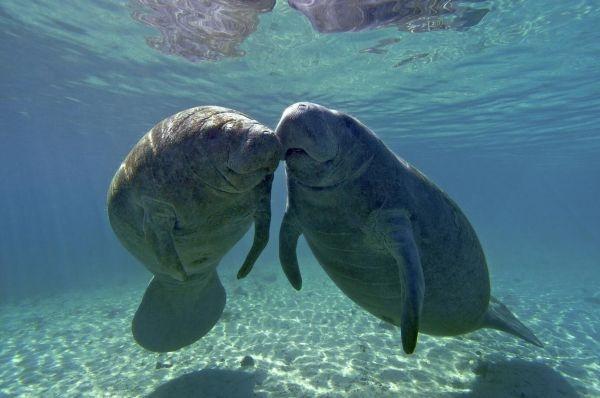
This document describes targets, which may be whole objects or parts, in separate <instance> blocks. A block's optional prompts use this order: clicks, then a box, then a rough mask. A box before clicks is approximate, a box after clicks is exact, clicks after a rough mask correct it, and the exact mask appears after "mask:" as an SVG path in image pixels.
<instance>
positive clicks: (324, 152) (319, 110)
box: [275, 102, 338, 162]
mask: <svg viewBox="0 0 600 398" xmlns="http://www.w3.org/2000/svg"><path fill="white" fill-rule="evenodd" d="M335 117H336V115H335V112H334V111H331V110H329V109H327V108H325V107H324V106H321V105H318V104H313V103H310V102H298V103H296V104H293V105H291V106H289V107H287V108H286V109H285V111H284V112H283V114H282V115H281V119H280V120H279V123H278V125H277V129H276V131H275V134H276V135H277V137H279V141H280V142H281V147H282V151H283V152H282V154H283V156H284V158H288V157H290V156H294V155H297V154H299V153H305V154H307V155H308V156H310V157H311V158H312V159H314V160H316V161H317V162H326V161H328V160H331V159H333V158H334V157H335V155H336V154H337V149H338V148H337V141H336V137H335V130H334V129H332V128H331V127H332V126H335V124H332V123H331V120H333V119H334V118H335Z"/></svg>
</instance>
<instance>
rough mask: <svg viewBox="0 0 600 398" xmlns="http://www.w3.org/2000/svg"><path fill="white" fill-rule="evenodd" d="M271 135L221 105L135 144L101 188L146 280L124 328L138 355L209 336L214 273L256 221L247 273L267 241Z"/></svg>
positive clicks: (217, 304)
mask: <svg viewBox="0 0 600 398" xmlns="http://www.w3.org/2000/svg"><path fill="white" fill-rule="evenodd" d="M280 158H281V147H280V145H279V142H278V140H277V137H276V136H275V135H274V134H273V132H272V131H271V130H270V129H269V128H267V127H265V126H263V125H261V124H260V123H258V122H257V121H255V120H252V119H250V118H248V117H247V116H245V115H243V114H241V113H239V112H237V111H234V110H231V109H226V108H220V107H215V106H204V107H197V108H192V109H188V110H185V111H182V112H179V113H177V114H175V115H173V116H171V117H169V118H167V119H165V120H163V121H162V122H160V123H158V124H157V125H156V126H154V127H153V128H152V129H151V130H150V131H149V132H148V133H147V134H146V135H144V136H143V137H142V139H141V140H140V141H139V142H138V143H137V144H136V145H135V146H134V147H133V149H132V150H131V152H130V153H129V154H128V155H127V157H126V158H125V160H124V161H123V163H122V164H121V166H120V167H119V169H118V171H117V172H116V174H115V176H114V178H113V180H112V183H111V185H110V188H109V191H108V215H109V219H110V224H111V226H112V228H113V230H114V232H115V234H116V235H117V237H118V238H119V240H120V241H121V243H122V244H123V245H124V246H125V248H126V249H127V250H128V251H129V252H131V254H133V255H134V256H135V257H136V258H137V259H138V260H140V261H141V262H142V263H143V264H144V265H145V266H146V268H148V270H150V271H151V272H152V273H153V274H154V277H153V278H152V281H151V282H150V284H149V286H148V288H147V289H146V292H145V294H144V297H143V299H142V302H141V304H140V306H139V308H138V310H137V312H136V313H135V316H134V318H133V323H132V331H133V335H134V338H135V340H136V341H137V342H138V343H139V344H140V345H141V346H142V347H144V348H146V349H148V350H151V351H157V352H165V351H174V350H177V349H179V348H181V347H184V346H186V345H189V344H191V343H193V342H194V341H196V340H198V339H199V338H200V337H202V336H204V335H205V334H206V333H208V332H209V331H210V330H211V329H212V327H213V326H214V325H215V323H216V322H217V321H218V320H219V318H220V316H221V313H222V312H223V308H224V306H225V290H224V289H223V286H222V285H221V282H220V280H219V277H218V275H217V272H216V267H217V265H218V264H219V261H220V260H221V258H222V257H223V256H224V255H225V254H226V253H227V251H229V250H230V249H231V247H232V246H233V245H234V244H235V243H236V242H238V240H240V238H242V236H243V235H244V234H245V233H246V232H247V231H248V229H249V228H250V226H251V225H252V223H253V222H254V231H255V232H254V242H253V244H252V247H251V249H250V252H249V253H248V255H247V257H246V260H245V262H244V264H243V266H242V268H241V269H240V276H243V275H245V274H247V273H248V272H249V271H250V269H251V267H252V265H253V264H254V262H255V260H256V259H257V258H258V256H259V254H260V253H261V252H262V250H263V249H264V247H265V246H266V244H267V241H268V239H269V225H270V220H271V208H270V205H271V203H270V196H271V184H272V181H273V172H274V171H275V169H276V168H277V165H278V164H279V160H280Z"/></svg>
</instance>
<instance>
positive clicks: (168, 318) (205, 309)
mask: <svg viewBox="0 0 600 398" xmlns="http://www.w3.org/2000/svg"><path fill="white" fill-rule="evenodd" d="M223 308H225V289H223V285H222V284H221V281H220V280H219V276H218V275H217V273H216V272H213V273H212V274H211V275H208V276H207V277H205V278H202V279H198V280H194V279H191V280H189V281H186V282H178V281H175V280H169V279H168V277H154V278H152V281H151V282H150V284H149V285H148V288H147V289H146V292H145V293H144V297H143V298H142V302H141V304H140V306H139V307H138V309H137V311H136V313H135V316H134V317H133V322H132V325H131V326H132V327H131V329H132V332H133V337H134V338H135V341H137V343H138V344H139V345H141V346H142V347H144V348H146V349H147V350H150V351H154V352H169V351H175V350H178V349H180V348H182V347H185V346H187V345H190V344H192V343H193V342H195V341H196V340H198V339H199V338H201V337H202V336H204V335H205V334H207V333H208V332H209V331H210V330H211V329H212V328H213V326H214V325H215V324H216V323H217V321H218V320H219V318H220V317H221V314H222V313H223Z"/></svg>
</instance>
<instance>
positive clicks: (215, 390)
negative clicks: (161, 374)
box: [147, 369, 266, 398]
mask: <svg viewBox="0 0 600 398" xmlns="http://www.w3.org/2000/svg"><path fill="white" fill-rule="evenodd" d="M260 380H261V377H260V376H259V375H258V374H257V373H250V372H243V371H235V370H223V369H203V370H199V371H196V372H192V373H188V374H185V375H183V376H179V377H177V378H176V379H173V380H169V381H168V382H166V383H165V384H163V385H161V386H159V387H158V388H157V389H156V390H154V391H153V392H152V393H150V394H149V395H148V396H147V398H180V397H181V398H184V397H186V398H187V397H190V398H217V397H222V398H249V397H259V398H265V397H266V395H265V394H260V393H259V394H256V393H255V392H254V387H255V385H256V384H257V383H259V382H260Z"/></svg>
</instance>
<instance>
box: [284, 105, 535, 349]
mask: <svg viewBox="0 0 600 398" xmlns="http://www.w3.org/2000/svg"><path fill="white" fill-rule="evenodd" d="M275 133H276V134H277V136H278V137H279V140H280V142H281V145H282V151H283V153H284V158H285V165H286V174H287V184H288V204H287V208H286V211H285V215H284V217H283V221H282V224H281V229H280V236H279V239H280V241H279V256H280V261H281V265H282V267H283V271H284V273H285V275H286V276H287V278H288V280H289V282H290V283H291V284H292V286H293V287H294V288H296V289H297V290H300V288H301V286H302V278H301V275H300V270H299V266H298V260H297V257H296V245H297V242H298V238H299V237H300V235H304V237H305V239H306V241H307V243H308V245H309V247H310V249H311V251H312V252H313V254H314V256H315V258H316V259H317V261H318V262H319V264H320V265H321V266H322V267H323V269H324V270H325V272H326V273H327V274H328V275H329V277H331V279H332V280H333V282H334V283H335V284H336V285H337V286H338V287H339V288H340V289H341V290H342V292H344V293H345V294H346V296H348V297H349V298H350V299H352V300H353V301H354V302H355V303H357V304H358V305H359V306H361V307H362V308H364V309H365V310H367V311H368V312H370V313H371V314H373V315H375V316H376V317H378V318H380V319H381V320H383V321H385V322H389V323H391V324H393V325H396V326H399V327H400V329H401V336H402V347H403V349H404V351H405V352H406V353H409V354H410V353H412V352H413V351H414V349H415V346H416V343H417V336H418V333H419V332H422V333H425V334H429V335H435V336H455V335H460V334H463V333H468V332H471V331H474V330H477V329H480V328H494V329H498V330H502V331H505V332H508V333H511V334H513V335H515V336H517V337H520V338H521V339H523V340H525V341H527V342H529V343H532V344H535V345H537V346H541V345H542V344H541V343H540V341H539V340H538V339H537V338H536V337H535V336H534V334H533V333H532V332H531V331H530V330H529V329H528V328H527V327H525V326H524V325H523V324H522V323H521V322H520V321H519V320H517V318H516V317H515V316H514V315H513V314H512V313H511V312H510V311H509V310H508V308H507V307H506V306H505V305H504V304H502V303H501V302H499V301H498V300H496V299H495V298H493V297H492V296H491V295H490V280H489V274H488V268H487V265H486V260H485V256H484V253H483V250H482V248H481V245H480V243H479V240H478V238H477V235H476V234H475V231H474V229H473V227H472V226H471V224H470V223H469V221H468V220H467V218H466V217H465V215H464V214H463V212H462V211H461V210H460V208H459V207H458V206H457V204H456V203H455V202H454V201H452V199H450V198H449V197H448V195H446V194H445V193H444V192H443V191H442V190H441V189H439V188H438V187H437V186H436V185H434V184H433V183H432V182H431V181H429V180H428V179H427V178H426V177H425V176H424V175H423V174H422V173H420V172H419V171H418V170H417V169H415V168H414V167H413V166H411V165H410V164H408V163H407V162H406V161H405V160H403V159H401V158H400V157H398V156H396V155H395V154H394V153H393V152H392V151H391V150H390V149H389V148H387V147H386V145H385V144H384V143H383V142H382V141H381V140H380V139H379V138H378V137H377V136H376V135H375V134H374V133H373V132H371V131H370V130H369V129H368V128H367V127H366V126H365V125H363V124H362V123H361V122H359V121H358V120H357V119H355V118H353V117H351V116H349V115H347V114H344V113H341V112H338V111H335V110H330V109H327V108H325V107H323V106H320V105H317V104H311V103H297V104H295V105H292V106H290V107H288V108H287V109H286V110H285V111H284V113H283V115H282V117H281V120H280V121H279V124H278V126H277V129H276V132H275Z"/></svg>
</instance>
